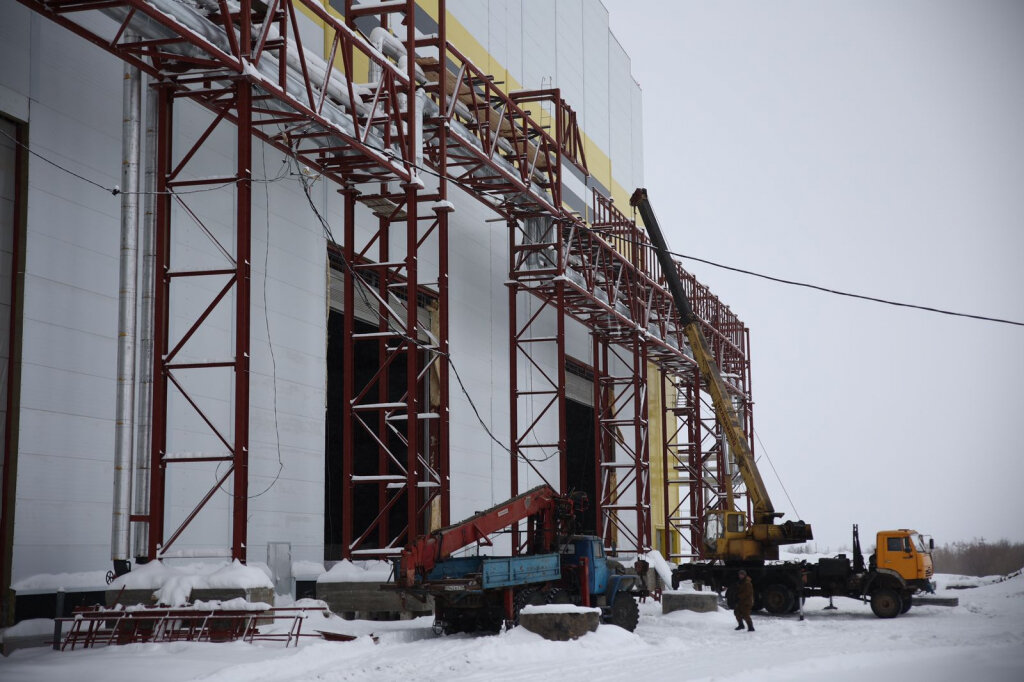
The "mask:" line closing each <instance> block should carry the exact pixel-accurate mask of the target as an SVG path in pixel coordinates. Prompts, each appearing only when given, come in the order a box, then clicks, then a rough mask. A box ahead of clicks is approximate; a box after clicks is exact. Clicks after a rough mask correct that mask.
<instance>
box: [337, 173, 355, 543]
mask: <svg viewBox="0 0 1024 682" xmlns="http://www.w3.org/2000/svg"><path fill="white" fill-rule="evenodd" d="M341 193H342V196H344V197H345V209H344V210H345V214H344V228H343V229H344V235H345V236H344V239H343V242H344V243H343V245H342V252H343V254H344V255H343V258H344V259H345V262H346V263H347V264H348V265H347V267H345V270H344V273H343V282H344V286H345V291H344V312H343V314H342V329H343V331H342V338H343V339H344V340H343V342H342V343H344V346H345V348H344V353H343V356H342V367H341V375H342V389H341V390H342V399H341V424H342V427H341V428H342V453H341V486H342V490H343V492H342V510H341V515H342V518H341V545H342V547H341V556H342V558H345V559H347V558H349V550H350V548H351V547H352V540H353V539H354V538H353V532H352V531H353V527H352V523H353V518H354V513H355V505H354V503H353V499H352V498H353V494H354V492H355V491H354V486H353V483H352V474H353V465H352V457H353V453H354V452H355V429H356V425H355V420H354V419H353V416H352V400H353V398H354V397H355V357H354V356H355V343H354V342H353V339H352V337H353V334H355V319H356V318H355V303H356V297H355V288H356V283H355V277H353V276H352V268H353V266H354V263H355V239H356V196H357V195H358V192H356V190H355V189H353V188H352V187H346V188H345V189H344V190H342V192H341Z"/></svg>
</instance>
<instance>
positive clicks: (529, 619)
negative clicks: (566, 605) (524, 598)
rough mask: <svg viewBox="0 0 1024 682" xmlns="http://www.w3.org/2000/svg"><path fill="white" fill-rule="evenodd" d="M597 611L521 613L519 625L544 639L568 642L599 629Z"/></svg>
mask: <svg viewBox="0 0 1024 682" xmlns="http://www.w3.org/2000/svg"><path fill="white" fill-rule="evenodd" d="M599 620H600V616H599V614H598V613H597V611H587V612H567V613H521V614H519V625H520V626H521V627H523V628H525V629H526V630H529V631H530V632H534V633H536V634H538V635H540V636H541V637H543V638H544V639H550V640H552V641H555V642H567V641H569V640H570V639H579V638H580V637H582V636H583V635H585V634H587V633H588V632H594V631H595V630H597V624H598V622H599Z"/></svg>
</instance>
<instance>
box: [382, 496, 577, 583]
mask: <svg viewBox="0 0 1024 682" xmlns="http://www.w3.org/2000/svg"><path fill="white" fill-rule="evenodd" d="M571 518H572V502H571V501H570V500H569V499H567V498H564V497H562V496H560V495H558V493H556V492H555V491H554V489H553V488H551V487H550V486H547V485H539V486H537V487H536V488H532V489H530V490H528V491H526V492H525V493H522V494H521V495H517V496H515V497H513V498H512V499H510V500H506V501H505V502H502V503H501V504H499V505H496V506H494V507H491V508H490V509H486V510H484V511H482V512H478V513H476V514H474V515H473V516H471V517H469V518H468V519H464V520H463V521H459V522H458V523H455V524H452V525H450V526H446V527H445V528H439V529H437V530H435V531H433V532H432V533H430V534H429V535H424V536H421V537H419V538H417V539H416V540H414V541H413V542H411V543H410V544H409V545H407V546H406V547H405V548H404V549H403V550H402V554H401V566H402V575H400V576H398V581H399V583H400V584H404V585H406V586H410V585H413V584H414V583H415V579H416V574H417V573H421V574H426V573H429V572H430V570H431V569H432V568H434V566H436V565H437V563H438V562H440V561H444V560H445V559H447V558H448V557H450V556H451V555H452V553H454V552H457V551H458V550H460V549H462V548H463V547H467V546H469V545H471V544H473V543H474V542H484V543H485V544H489V542H487V536H489V535H491V534H492V533H496V532H498V531H500V530H503V529H505V528H508V527H509V526H511V525H512V524H514V523H518V522H519V521H522V520H524V519H529V520H530V522H531V523H530V525H531V528H530V530H529V531H528V537H529V539H528V542H529V543H530V545H531V547H530V549H531V551H551V550H552V548H553V547H554V546H555V544H556V539H557V537H558V535H559V534H560V533H562V534H565V531H566V528H564V527H563V526H565V524H566V522H567V520H568V521H571Z"/></svg>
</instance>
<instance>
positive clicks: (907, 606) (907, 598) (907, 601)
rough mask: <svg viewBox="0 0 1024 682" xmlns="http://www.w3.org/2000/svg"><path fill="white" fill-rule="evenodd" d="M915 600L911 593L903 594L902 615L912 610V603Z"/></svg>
mask: <svg viewBox="0 0 1024 682" xmlns="http://www.w3.org/2000/svg"><path fill="white" fill-rule="evenodd" d="M913 600H914V599H913V597H911V596H910V595H909V594H907V595H904V596H903V608H902V609H900V615H903V614H904V613H906V612H907V611H909V610H910V605H911V603H912V602H913Z"/></svg>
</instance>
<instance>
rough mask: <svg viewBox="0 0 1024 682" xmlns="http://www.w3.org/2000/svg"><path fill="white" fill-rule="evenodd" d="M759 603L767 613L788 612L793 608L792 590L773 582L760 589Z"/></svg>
mask: <svg viewBox="0 0 1024 682" xmlns="http://www.w3.org/2000/svg"><path fill="white" fill-rule="evenodd" d="M761 603H762V604H764V608H765V609H767V610H768V613H774V614H782V613H789V612H790V611H792V609H793V590H791V589H789V588H788V587H786V586H785V585H780V584H778V583H775V584H774V585H768V586H767V587H765V588H764V589H763V590H761Z"/></svg>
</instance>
